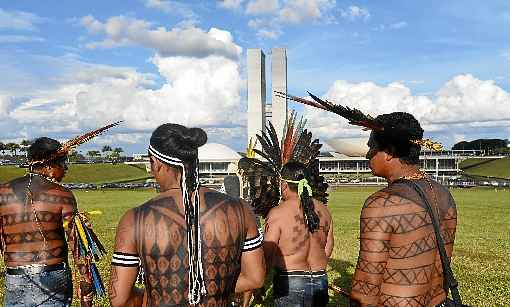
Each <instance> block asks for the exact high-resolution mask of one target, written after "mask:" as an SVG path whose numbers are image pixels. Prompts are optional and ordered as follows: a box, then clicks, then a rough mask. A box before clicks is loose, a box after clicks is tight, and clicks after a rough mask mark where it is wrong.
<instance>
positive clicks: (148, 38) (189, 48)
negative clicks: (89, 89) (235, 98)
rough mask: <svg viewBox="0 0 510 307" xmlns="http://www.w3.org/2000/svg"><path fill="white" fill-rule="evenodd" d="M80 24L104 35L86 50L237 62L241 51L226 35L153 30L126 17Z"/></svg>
mask: <svg viewBox="0 0 510 307" xmlns="http://www.w3.org/2000/svg"><path fill="white" fill-rule="evenodd" d="M81 24H82V25H83V26H84V27H86V28H87V29H88V30H89V32H90V33H91V34H99V35H104V36H105V38H104V39H103V40H101V41H96V42H90V43H88V44H87V47H89V48H99V47H102V48H114V47H119V46H125V45H139V46H143V47H146V48H150V49H154V50H156V51H157V52H158V54H160V55H161V56H193V57H198V58H203V57H207V56H210V55H220V56H224V57H227V58H231V59H237V58H238V57H239V55H240V53H241V50H242V49H241V47H239V46H238V45H236V44H235V43H234V42H233V39H232V36H231V35H230V33H229V32H227V31H222V30H220V29H216V28H211V29H210V30H209V31H208V32H205V31H204V30H202V29H200V28H197V27H195V26H192V25H189V26H186V27H182V28H180V27H175V28H172V29H170V30H168V29H166V28H165V27H157V28H154V27H153V25H152V24H151V23H150V22H147V21H145V20H140V19H135V18H131V17H126V16H114V17H110V18H108V20H107V21H105V22H101V21H99V20H97V19H95V18H94V17H93V16H90V15H89V16H85V17H83V18H82V19H81Z"/></svg>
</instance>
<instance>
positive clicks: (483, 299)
mask: <svg viewBox="0 0 510 307" xmlns="http://www.w3.org/2000/svg"><path fill="white" fill-rule="evenodd" d="M374 191H375V188H359V187H352V188H342V189H340V190H337V191H335V192H332V193H331V199H330V208H331V210H332V214H333V218H334V230H335V248H334V251H333V256H332V259H331V262H330V266H329V268H328V275H329V280H330V282H332V283H334V284H336V285H339V286H341V287H343V288H350V280H351V278H352V274H353V272H354V267H355V263H356V258H357V253H358V247H359V246H358V239H357V238H358V232H359V213H360V208H361V205H362V204H363V202H364V200H365V199H366V197H367V196H368V195H369V194H370V193H372V192H374ZM75 194H76V197H77V198H78V202H79V206H80V208H81V209H82V210H93V209H100V210H103V212H104V214H103V215H100V216H95V217H94V220H93V224H94V229H95V230H96V232H97V233H98V235H99V237H100V238H102V241H103V242H104V244H105V246H106V247H107V249H108V251H109V254H108V257H106V258H105V259H103V260H102V261H101V262H100V264H99V269H100V271H101V273H102V275H103V279H104V282H105V283H107V282H108V278H109V266H110V257H111V252H112V245H113V240H114V237H115V228H116V226H117V222H118V220H119V218H120V217H121V215H122V214H123V213H124V212H125V211H126V210H127V209H128V208H131V207H133V206H136V205H138V204H141V203H143V202H144V201H145V200H147V199H149V198H150V197H152V196H153V195H155V192H153V191H150V190H141V191H113V190H105V191H90V192H87V191H77V192H75ZM453 195H454V198H455V200H456V202H457V207H458V214H459V220H458V223H459V224H458V228H457V239H456V243H455V249H454V259H453V268H454V271H455V273H456V277H457V279H458V280H459V283H460V291H461V294H462V296H463V299H464V303H466V304H468V305H471V306H505V305H508V304H507V303H505V302H510V262H509V261H508V258H509V256H510V223H509V221H510V203H509V201H508V200H509V199H510V190H498V191H495V190H494V189H466V190H460V189H459V190H453ZM0 289H2V290H0V296H2V295H1V292H2V291H3V281H2V285H0ZM75 302H76V300H75ZM97 305H98V306H108V303H107V301H106V300H103V301H100V302H98V304H97ZM330 306H346V302H345V300H344V299H343V298H342V297H332V299H331V304H330Z"/></svg>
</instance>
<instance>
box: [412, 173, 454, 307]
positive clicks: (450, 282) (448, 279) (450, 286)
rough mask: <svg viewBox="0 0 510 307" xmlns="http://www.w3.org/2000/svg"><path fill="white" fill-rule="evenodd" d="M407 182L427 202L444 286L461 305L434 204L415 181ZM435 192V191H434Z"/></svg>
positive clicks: (426, 207)
mask: <svg viewBox="0 0 510 307" xmlns="http://www.w3.org/2000/svg"><path fill="white" fill-rule="evenodd" d="M402 181H403V182H405V183H408V184H409V185H410V186H411V187H412V188H413V189H414V190H415V191H416V192H417V193H418V195H419V196H420V198H421V199H422V200H423V203H424V204H425V209H426V210H427V212H428V214H429V215H430V219H431V220H432V225H433V226H434V233H435V235H436V244H437V249H438V251H439V256H440V257H441V265H442V266H443V275H444V278H445V279H444V282H443V288H444V290H445V292H446V294H447V296H448V290H449V291H450V292H451V293H452V298H453V301H454V302H455V304H456V305H457V304H458V305H459V306H460V305H461V304H462V299H461V297H460V293H459V289H458V285H459V284H458V282H457V280H456V279H455V276H454V275H453V271H452V268H451V266H450V261H449V259H448V255H447V254H446V249H445V247H444V241H443V238H442V237H441V231H440V228H439V221H438V217H437V216H436V215H435V214H434V210H433V209H432V205H431V204H430V202H429V200H428V199H427V197H426V196H425V192H424V191H423V189H422V188H421V187H420V186H419V185H418V184H417V183H416V182H414V181H411V180H405V179H403V180H402ZM432 192H433V191H432Z"/></svg>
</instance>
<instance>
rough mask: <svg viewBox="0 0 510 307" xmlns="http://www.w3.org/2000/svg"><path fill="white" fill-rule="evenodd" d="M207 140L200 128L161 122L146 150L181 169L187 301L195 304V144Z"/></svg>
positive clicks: (198, 285) (199, 278) (198, 261)
mask: <svg viewBox="0 0 510 307" xmlns="http://www.w3.org/2000/svg"><path fill="white" fill-rule="evenodd" d="M206 142H207V134H206V133H205V131H204V130H202V129H200V128H186V127H184V126H182V125H178V124H163V125H161V126H159V127H158V128H156V130H155V131H154V132H153V133H152V136H151V139H150V146H149V154H150V155H153V156H155V157H156V158H157V159H158V160H160V161H162V162H163V163H165V164H167V165H169V166H170V167H173V168H176V169H177V171H179V172H181V190H182V191H181V192H182V197H183V199H182V203H183V206H184V212H185V219H186V233H187V244H188V262H189V270H190V271H189V272H188V275H189V289H188V299H189V303H190V304H199V303H200V300H201V298H202V295H205V294H206V293H207V292H206V288H205V281H204V271H203V265H202V248H201V246H202V243H201V231H200V195H199V187H200V181H199V172H198V165H199V164H198V163H199V161H198V147H200V146H202V145H204V144H205V143H206Z"/></svg>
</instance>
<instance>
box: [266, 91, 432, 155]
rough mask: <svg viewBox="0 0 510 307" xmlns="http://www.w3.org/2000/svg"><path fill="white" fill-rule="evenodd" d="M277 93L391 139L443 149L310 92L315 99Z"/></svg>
mask: <svg viewBox="0 0 510 307" xmlns="http://www.w3.org/2000/svg"><path fill="white" fill-rule="evenodd" d="M275 93H276V96H278V97H282V98H287V99H290V100H293V101H296V102H299V103H301V104H305V105H309V106H312V107H315V108H319V109H322V110H325V111H328V112H331V113H335V114H337V115H340V116H341V117H343V118H345V119H347V120H348V121H349V124H351V125H355V126H360V127H363V130H373V131H376V132H382V133H384V134H385V135H387V136H388V137H389V138H391V139H395V140H401V141H408V142H411V143H413V144H416V145H419V146H421V147H426V148H429V149H431V150H434V151H440V150H442V145H441V144H440V143H437V142H434V141H432V140H430V139H413V138H412V137H410V136H408V133H407V131H405V130H402V129H399V128H398V127H393V126H384V125H383V124H381V123H379V122H377V121H376V120H375V118H374V117H372V116H370V115H369V114H364V113H363V112H361V111H360V110H358V109H355V108H352V109H351V108H349V107H346V106H342V105H340V104H334V103H332V102H329V101H327V100H322V99H320V98H319V97H317V96H315V95H313V94H312V93H310V92H307V93H308V95H310V97H311V98H312V99H313V100H314V101H310V100H307V99H303V98H300V97H296V96H292V95H288V94H285V93H283V92H275Z"/></svg>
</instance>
